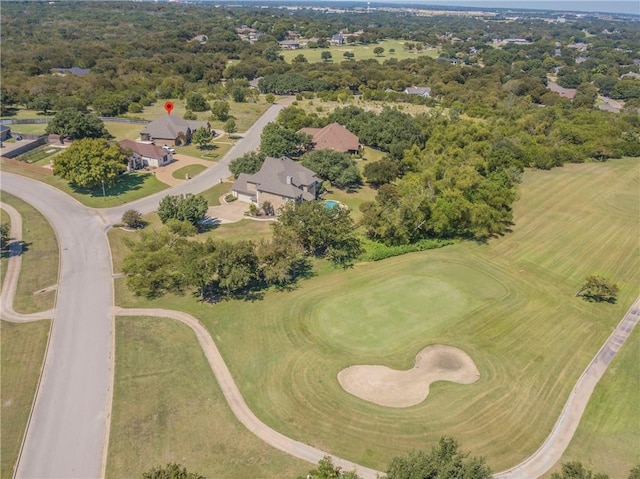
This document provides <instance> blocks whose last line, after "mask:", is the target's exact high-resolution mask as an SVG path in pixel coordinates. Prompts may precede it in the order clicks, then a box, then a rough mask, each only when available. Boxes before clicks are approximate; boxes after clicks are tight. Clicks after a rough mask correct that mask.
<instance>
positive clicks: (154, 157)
mask: <svg viewBox="0 0 640 479" xmlns="http://www.w3.org/2000/svg"><path fill="white" fill-rule="evenodd" d="M118 145H119V146H120V148H122V149H123V150H129V151H131V156H130V157H129V165H128V169H129V170H137V169H140V168H144V167H145V166H152V167H156V168H158V167H160V166H164V165H168V164H169V163H171V162H172V161H173V154H172V153H171V152H170V151H168V150H165V149H164V148H160V147H159V146H156V145H150V144H149V143H138V142H137V141H132V140H122V141H119V142H118Z"/></svg>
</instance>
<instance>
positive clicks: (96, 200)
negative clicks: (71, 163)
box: [2, 163, 168, 208]
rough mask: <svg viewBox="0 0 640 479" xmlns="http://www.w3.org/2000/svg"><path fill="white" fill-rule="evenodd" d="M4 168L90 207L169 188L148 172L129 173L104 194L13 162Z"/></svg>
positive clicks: (107, 204)
mask: <svg viewBox="0 0 640 479" xmlns="http://www.w3.org/2000/svg"><path fill="white" fill-rule="evenodd" d="M2 169H3V170H4V171H7V172H10V173H17V174H19V175H23V176H28V177H29V178H33V179H36V180H38V181H42V182H44V183H47V184H49V185H51V186H54V187H56V188H58V189H59V190H61V191H63V192H65V193H67V194H68V195H71V196H73V197H74V198H75V199H76V200H78V201H79V202H80V203H82V204H83V205H85V206H88V207H90V208H110V207H112V206H118V205H122V204H125V203H129V202H131V201H134V200H138V199H140V198H144V197H145V196H149V195H152V194H154V193H158V192H159V191H162V190H164V189H167V188H168V186H167V185H166V184H164V183H162V182H161V181H160V180H158V179H157V178H156V177H155V176H154V175H151V174H148V173H128V174H126V175H123V176H122V178H121V180H120V181H118V183H116V184H115V185H114V186H113V187H111V188H106V190H105V196H103V192H102V188H98V189H94V190H88V189H85V188H73V187H71V186H70V185H69V183H68V182H67V181H65V180H63V179H62V178H58V177H57V176H49V175H45V174H43V173H40V172H34V171H30V170H26V169H24V168H20V167H19V166H16V165H13V164H11V165H10V164H7V163H3V164H2Z"/></svg>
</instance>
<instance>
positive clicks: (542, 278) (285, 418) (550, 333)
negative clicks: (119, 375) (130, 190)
mask: <svg viewBox="0 0 640 479" xmlns="http://www.w3.org/2000/svg"><path fill="white" fill-rule="evenodd" d="M639 182H640V168H639V167H638V161H637V159H623V160H613V161H610V162H608V163H604V164H602V163H592V164H583V165H569V166H566V167H564V168H558V169H554V170H552V171H530V172H527V173H526V174H525V177H524V182H523V184H522V186H521V192H520V196H521V198H520V200H519V201H518V202H517V204H516V205H515V221H514V222H515V224H514V226H513V232H511V233H509V234H507V235H505V236H504V237H502V238H497V239H494V240H491V241H489V243H488V244H485V245H482V244H475V243H459V244H456V245H454V246H450V247H447V248H443V249H438V250H432V251H426V252H423V253H416V254H410V255H405V256H402V257H396V258H391V259H388V260H385V261H381V262H377V263H372V264H360V265H356V266H355V267H354V268H351V269H349V270H346V271H343V270H333V271H330V272H327V273H322V274H319V275H318V276H316V277H314V278H312V279H310V280H305V281H303V282H302V283H300V285H299V286H298V288H297V289H295V290H293V291H289V292H269V293H267V294H266V296H265V298H264V300H262V301H257V302H248V301H225V302H222V303H219V304H216V305H213V306H212V305H208V304H201V303H198V302H197V301H196V300H195V299H194V298H193V297H191V295H185V296H167V297H164V298H161V299H159V300H154V301H147V300H142V299H139V298H134V297H133V296H132V295H131V294H130V293H129V292H128V291H127V290H126V287H125V286H124V280H118V281H117V282H116V301H117V303H118V304H119V305H122V306H136V305H153V306H156V307H166V308H170V309H179V310H184V311H188V312H191V313H192V314H194V315H196V316H197V317H198V318H199V319H200V320H201V321H203V323H204V324H205V325H206V326H207V327H208V328H209V330H210V332H211V333H212V336H213V337H214V339H215V340H216V342H217V343H218V346H219V348H220V349H221V352H222V354H223V356H224V357H225V360H226V361H227V363H228V365H229V367H230V369H231V371H232V373H233V375H234V378H235V379H236V381H237V383H238V385H239V387H240V390H241V391H242V393H243V394H244V395H245V399H246V401H247V403H248V404H249V406H250V407H251V409H252V410H253V411H254V412H255V413H256V415H257V416H258V417H260V418H261V419H262V420H263V421H264V422H266V423H267V424H268V425H270V426H272V427H274V428H275V429H276V430H278V431H280V432H282V433H284V434H286V435H289V436H292V437H294V438H295V439H298V440H301V441H303V442H306V443H308V444H311V445H314V446H317V447H320V448H323V449H325V450H327V451H330V452H332V453H335V454H339V455H342V456H343V457H346V458H348V459H350V460H353V461H355V462H358V463H361V464H364V465H368V466H373V467H376V468H381V469H385V468H386V465H387V464H388V461H389V460H390V458H391V457H393V456H395V455H397V454H401V453H405V452H406V451H408V450H410V449H414V448H429V447H430V446H431V445H432V444H433V443H434V442H435V441H437V439H438V438H439V437H440V436H441V435H442V434H450V435H453V436H455V437H457V438H458V439H459V440H460V441H461V442H462V444H463V448H464V449H465V450H469V451H472V452H473V454H475V455H482V456H485V457H486V458H487V461H488V463H489V464H490V466H491V467H492V468H493V469H494V471H499V470H501V469H504V468H507V467H510V466H513V465H514V464H516V463H518V462H520V461H521V460H522V459H524V458H525V457H528V456H529V455H530V454H532V453H533V452H534V451H535V450H536V449H537V448H538V447H539V446H540V444H541V443H542V441H543V440H544V438H545V437H546V436H547V434H548V433H549V431H550V430H551V427H552V426H553V424H554V423H555V421H556V419H557V417H558V414H559V413H560V410H561V409H562V407H563V405H564V402H565V400H566V398H567V397H568V394H569V392H570V391H571V389H572V388H573V385H574V384H575V381H576V380H577V378H578V377H579V376H580V374H581V373H582V371H583V370H584V368H585V366H586V365H587V363H588V362H589V361H590V360H591V358H592V357H593V356H594V354H595V353H596V352H597V350H598V349H599V348H600V346H601V345H602V343H603V342H604V341H605V339H606V338H607V337H608V335H609V334H610V332H611V330H612V328H613V327H614V326H615V325H616V324H617V323H618V322H619V320H620V318H621V317H622V315H623V314H624V312H625V311H626V310H627V308H628V306H629V304H631V302H632V301H633V299H635V296H636V294H637V291H638V286H640V273H639V271H640V267H639V266H640V265H638V255H639V253H640V251H639V249H640V248H639V245H638V241H637V232H638V217H639V216H640V211H639V205H640V201H639V199H640V198H639V193H640V189H639V188H638V184H639ZM596 273H597V274H603V275H605V276H607V277H610V278H611V279H613V280H614V281H616V282H617V283H618V284H619V285H620V287H621V292H620V296H619V301H618V303H617V304H597V303H589V302H586V301H584V300H582V299H580V298H575V297H574V293H575V291H576V290H577V289H578V287H579V285H580V284H581V282H582V281H583V280H584V278H585V276H587V275H589V274H596ZM164 339H165V340H166V341H169V342H171V341H172V338H170V337H166V338H164ZM194 343H195V341H194ZM430 344H446V345H451V346H455V347H458V348H460V349H462V350H463V351H465V352H466V353H468V354H469V355H470V356H471V357H472V358H473V360H474V361H475V363H476V365H477V367H478V369H479V371H480V374H481V376H480V379H479V381H478V382H476V383H474V384H470V385H461V384H454V383H449V382H438V383H435V384H433V385H432V387H431V392H430V395H429V397H428V398H427V399H426V400H425V401H424V402H423V403H421V404H419V405H417V406H414V407H411V408H406V409H392V408H385V407H381V406H376V405H374V404H372V403H368V402H366V401H363V400H360V399H357V398H355V397H354V396H351V395H350V394H348V393H346V392H345V391H343V390H342V389H341V387H340V385H339V383H338V381H337V379H336V375H337V373H338V372H339V371H340V370H342V369H343V368H345V367H347V366H349V365H354V364H382V365H387V366H389V367H393V368H397V369H409V368H411V367H412V366H413V361H414V359H415V354H416V353H417V352H418V351H419V350H421V349H422V348H424V347H425V346H427V345H430ZM629 354H631V355H632V356H633V358H634V361H635V362H636V363H637V362H638V360H640V357H639V356H638V350H637V348H636V349H635V350H632V353H629ZM626 364H628V363H627V362H620V363H619V367H622V368H623V369H624V368H626V366H625V365H626ZM630 397H631V396H630ZM634 399H635V401H636V403H637V400H638V397H637V392H636V394H635V396H634ZM621 414H623V415H625V416H626V415H629V416H626V417H623V418H610V417H608V416H607V417H603V418H602V422H599V423H598V426H597V428H598V431H599V434H600V435H601V436H602V438H603V439H606V440H608V441H610V442H607V444H612V447H614V446H615V444H617V443H618V441H624V442H625V443H628V442H631V440H635V443H637V442H638V440H640V438H639V437H638V433H637V429H636V431H635V434H633V435H632V436H631V439H630V437H629V436H624V437H622V438H618V437H617V436H616V435H615V433H614V432H613V431H615V428H614V427H611V425H613V424H615V423H618V422H625V421H626V422H628V423H633V421H634V420H637V418H636V416H635V415H632V412H631V411H630V410H628V409H624V410H622V412H621ZM634 418H635V419H634ZM336 431H339V433H336ZM607 438H608V439H607ZM613 450H617V451H620V452H618V453H617V454H616V456H618V457H616V461H617V462H618V463H619V464H620V467H621V468H622V467H626V468H627V470H628V469H629V468H630V467H631V466H632V465H634V462H635V461H637V455H633V456H632V457H629V455H628V453H627V452H625V451H628V448H627V447H624V448H619V449H616V448H615V447H614V449H613ZM604 472H607V471H604Z"/></svg>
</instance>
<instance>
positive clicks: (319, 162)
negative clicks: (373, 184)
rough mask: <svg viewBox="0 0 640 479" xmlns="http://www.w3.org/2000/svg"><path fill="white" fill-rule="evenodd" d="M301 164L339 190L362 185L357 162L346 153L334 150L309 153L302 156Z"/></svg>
mask: <svg viewBox="0 0 640 479" xmlns="http://www.w3.org/2000/svg"><path fill="white" fill-rule="evenodd" d="M300 163H301V164H302V165H303V166H306V167H307V168H309V169H310V170H312V171H314V172H315V173H316V174H317V175H318V176H319V177H320V178H322V179H323V180H328V181H330V182H331V184H332V185H334V186H337V187H338V188H346V187H348V186H355V185H359V184H360V183H362V178H361V176H360V170H358V166H357V165H356V162H355V160H354V159H353V158H352V157H351V156H350V155H347V154H345V153H339V152H337V151H333V150H317V151H309V152H307V153H305V154H304V155H302V158H301V159H300Z"/></svg>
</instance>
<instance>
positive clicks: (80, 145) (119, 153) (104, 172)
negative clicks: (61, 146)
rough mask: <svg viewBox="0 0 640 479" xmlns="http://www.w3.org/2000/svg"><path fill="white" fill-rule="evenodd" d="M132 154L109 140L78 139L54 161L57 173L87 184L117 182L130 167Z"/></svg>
mask: <svg viewBox="0 0 640 479" xmlns="http://www.w3.org/2000/svg"><path fill="white" fill-rule="evenodd" d="M128 161H129V156H128V154H127V153H126V152H125V151H124V150H122V148H120V147H119V146H118V145H115V144H110V143H108V142H107V140H103V139H92V138H85V139H82V140H78V141H75V142H73V143H72V144H71V146H69V148H67V149H66V150H65V151H64V152H62V153H61V154H60V155H58V156H56V158H55V160H54V162H53V174H54V175H56V176H60V177H61V178H64V179H65V180H68V181H69V182H70V183H71V184H73V185H77V186H80V187H83V188H96V187H98V186H101V185H103V184H104V185H105V186H111V185H113V184H115V183H116V182H117V181H118V179H119V178H120V175H121V174H122V173H123V172H124V171H126V169H127V166H126V165H127V163H128Z"/></svg>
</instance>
